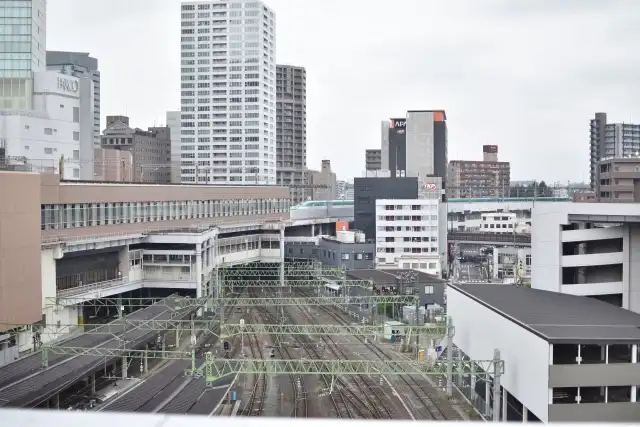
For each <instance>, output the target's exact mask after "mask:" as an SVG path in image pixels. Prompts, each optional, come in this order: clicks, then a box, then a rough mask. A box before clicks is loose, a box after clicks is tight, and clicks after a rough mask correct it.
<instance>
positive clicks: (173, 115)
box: [167, 111, 180, 184]
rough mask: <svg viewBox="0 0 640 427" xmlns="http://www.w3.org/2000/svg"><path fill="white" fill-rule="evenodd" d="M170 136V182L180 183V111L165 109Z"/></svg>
mask: <svg viewBox="0 0 640 427" xmlns="http://www.w3.org/2000/svg"><path fill="white" fill-rule="evenodd" d="M167 126H168V127H169V133H170V136H171V183H172V184H179V183H180V111H167Z"/></svg>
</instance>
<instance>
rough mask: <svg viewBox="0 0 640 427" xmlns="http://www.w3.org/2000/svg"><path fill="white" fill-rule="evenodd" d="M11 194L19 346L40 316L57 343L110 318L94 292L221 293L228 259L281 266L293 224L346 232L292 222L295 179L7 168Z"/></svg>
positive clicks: (5, 208)
mask: <svg viewBox="0 0 640 427" xmlns="http://www.w3.org/2000/svg"><path fill="white" fill-rule="evenodd" d="M0 195H1V197H2V203H1V204H0V271H1V272H2V274H1V275H0V343H2V342H3V340H4V339H5V338H7V334H4V335H3V334H2V332H3V331H8V330H11V331H12V332H19V333H18V334H17V337H18V342H13V343H11V344H12V347H17V348H16V349H14V350H12V351H24V350H26V349H28V348H30V347H31V346H32V345H33V344H34V342H33V337H34V333H33V332H34V331H36V330H37V328H38V325H42V324H46V325H47V333H46V334H38V339H40V340H42V342H46V341H49V340H52V339H55V338H57V337H59V336H60V335H64V334H67V333H69V332H71V331H70V328H73V326H74V325H78V324H81V323H96V322H94V321H93V320H96V319H95V318H96V317H98V318H99V317H101V316H105V315H108V313H106V314H105V313H97V312H93V311H92V310H94V308H92V309H91V310H89V309H88V308H86V307H84V306H83V304H82V302H83V301H90V300H93V299H96V298H104V297H109V296H115V295H125V296H126V295H129V296H135V297H141V296H147V295H151V294H152V293H153V292H155V291H158V292H159V291H160V290H165V291H166V290H168V291H167V292H177V291H179V292H183V293H185V292H186V293H187V294H192V295H193V296H198V297H200V296H212V295H213V292H214V286H213V283H214V272H215V270H216V268H217V267H220V266H232V265H236V264H245V263H248V262H256V261H258V262H274V263H279V262H280V261H281V259H282V257H283V256H284V240H285V239H284V235H285V229H287V232H288V233H291V234H294V235H302V234H303V231H304V230H307V233H308V234H311V231H309V230H311V228H312V227H317V228H320V229H321V231H323V232H325V233H327V234H330V230H331V229H332V230H334V233H335V223H333V224H331V223H330V222H328V221H331V219H327V218H325V219H324V220H323V221H324V222H321V223H319V224H316V222H318V221H315V220H306V221H297V222H296V221H291V220H289V203H290V202H289V190H288V189H287V188H286V187H277V186H242V187H236V186H213V185H197V184H178V185H163V184H129V183H108V182H89V181H87V182H84V181H63V180H60V177H59V175H53V174H38V173H27V172H0ZM301 230H302V231H301ZM56 298H57V300H56ZM65 299H66V300H65ZM61 301H62V302H61ZM65 301H67V302H65ZM92 319H93V320H92ZM50 325H59V330H55V327H54V328H51V327H50ZM14 336H15V335H14ZM5 350H7V344H6V343H5V344H3V347H1V348H0V351H5ZM0 359H2V358H0ZM0 364H1V363H0Z"/></svg>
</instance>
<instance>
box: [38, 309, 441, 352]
mask: <svg viewBox="0 0 640 427" xmlns="http://www.w3.org/2000/svg"><path fill="white" fill-rule="evenodd" d="M120 322H121V323H120V324H113V323H107V324H89V323H84V324H82V325H78V324H57V323H56V324H40V325H38V328H39V331H40V332H41V333H45V334H65V333H69V332H72V331H75V330H77V329H78V328H79V327H81V328H84V330H83V333H84V334H87V335H109V336H119V335H121V334H123V333H125V332H130V331H132V330H134V329H137V330H141V331H155V332H165V333H170V332H177V331H181V332H184V333H194V334H200V333H202V332H207V333H211V334H213V335H216V336H222V337H233V336H237V335H240V334H243V333H244V334H259V335H309V336H312V335H313V336H315V335H348V336H361V337H364V336H372V337H373V336H381V335H383V334H384V325H382V324H380V325H359V324H353V325H304V324H302V325H282V324H255V323H244V324H241V323H223V324H222V327H220V326H219V322H218V319H216V318H214V319H210V320H201V319H196V320H193V322H192V321H190V320H153V319H150V320H138V319H127V318H126V317H125V318H123V319H120ZM404 334H405V335H415V334H419V335H420V336H422V337H433V338H441V337H443V336H445V335H446V334H447V327H446V326H444V325H429V324H427V325H419V326H409V325H405V327H404ZM52 347H55V348H65V346H64V344H54V345H52ZM61 351H62V350H61ZM74 351H75V350H74Z"/></svg>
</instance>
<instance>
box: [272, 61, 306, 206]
mask: <svg viewBox="0 0 640 427" xmlns="http://www.w3.org/2000/svg"><path fill="white" fill-rule="evenodd" d="M276 70H277V73H276V87H277V103H276V120H277V132H276V150H277V151H276V153H277V156H276V160H277V164H276V166H277V168H276V172H277V182H278V185H283V186H285V187H289V191H290V192H291V200H292V202H294V203H300V202H302V201H304V194H305V192H304V188H303V184H304V171H305V169H306V168H307V72H306V70H305V69H304V67H296V66H293V65H277V66H276Z"/></svg>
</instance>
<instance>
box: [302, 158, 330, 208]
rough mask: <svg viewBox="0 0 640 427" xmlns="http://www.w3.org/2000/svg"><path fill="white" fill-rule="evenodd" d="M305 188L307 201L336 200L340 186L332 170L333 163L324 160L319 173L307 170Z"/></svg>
mask: <svg viewBox="0 0 640 427" xmlns="http://www.w3.org/2000/svg"><path fill="white" fill-rule="evenodd" d="M304 186H305V193H306V195H305V198H306V199H307V200H336V199H337V198H338V184H337V180H336V174H335V172H333V171H332V170H331V161H330V160H323V161H322V166H321V168H320V170H319V171H317V170H312V169H307V170H306V171H305V173H304Z"/></svg>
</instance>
